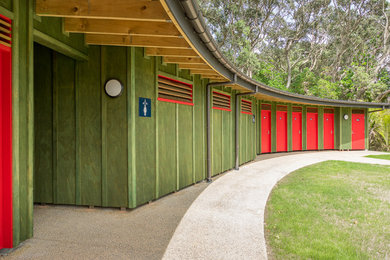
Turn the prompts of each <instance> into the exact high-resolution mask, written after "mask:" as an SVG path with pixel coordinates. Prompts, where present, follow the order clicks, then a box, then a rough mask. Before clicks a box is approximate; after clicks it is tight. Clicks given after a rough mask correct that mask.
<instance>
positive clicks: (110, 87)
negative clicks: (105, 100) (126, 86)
mask: <svg viewBox="0 0 390 260" xmlns="http://www.w3.org/2000/svg"><path fill="white" fill-rule="evenodd" d="M104 90H105V91H106V94H107V95H108V96H109V97H112V98H115V97H119V96H120V95H122V92H123V85H122V83H121V82H120V81H119V80H117V79H110V80H109V81H107V82H106V85H105V86H104Z"/></svg>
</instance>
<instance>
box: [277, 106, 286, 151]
mask: <svg viewBox="0 0 390 260" xmlns="http://www.w3.org/2000/svg"><path fill="white" fill-rule="evenodd" d="M276 151H277V152H287V112H286V111H276Z"/></svg>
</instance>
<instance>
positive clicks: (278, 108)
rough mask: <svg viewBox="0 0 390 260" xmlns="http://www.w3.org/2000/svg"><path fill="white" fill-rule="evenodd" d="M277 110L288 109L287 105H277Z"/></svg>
mask: <svg viewBox="0 0 390 260" xmlns="http://www.w3.org/2000/svg"><path fill="white" fill-rule="evenodd" d="M276 110H277V111H287V107H286V106H277V107H276Z"/></svg>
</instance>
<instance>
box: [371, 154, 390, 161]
mask: <svg viewBox="0 0 390 260" xmlns="http://www.w3.org/2000/svg"><path fill="white" fill-rule="evenodd" d="M366 157H370V158H375V159H385V160H390V153H389V154H381V155H367V156H366Z"/></svg>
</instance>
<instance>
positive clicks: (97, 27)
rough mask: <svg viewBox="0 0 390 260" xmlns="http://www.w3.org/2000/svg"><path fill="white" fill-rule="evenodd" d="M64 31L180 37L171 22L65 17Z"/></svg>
mask: <svg viewBox="0 0 390 260" xmlns="http://www.w3.org/2000/svg"><path fill="white" fill-rule="evenodd" d="M64 24H65V31H67V32H75V33H94V34H120V35H142V36H163V37H181V36H180V33H179V31H178V30H177V29H176V27H175V25H174V24H173V23H167V22H145V21H130V20H111V19H91V18H65V22H64Z"/></svg>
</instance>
